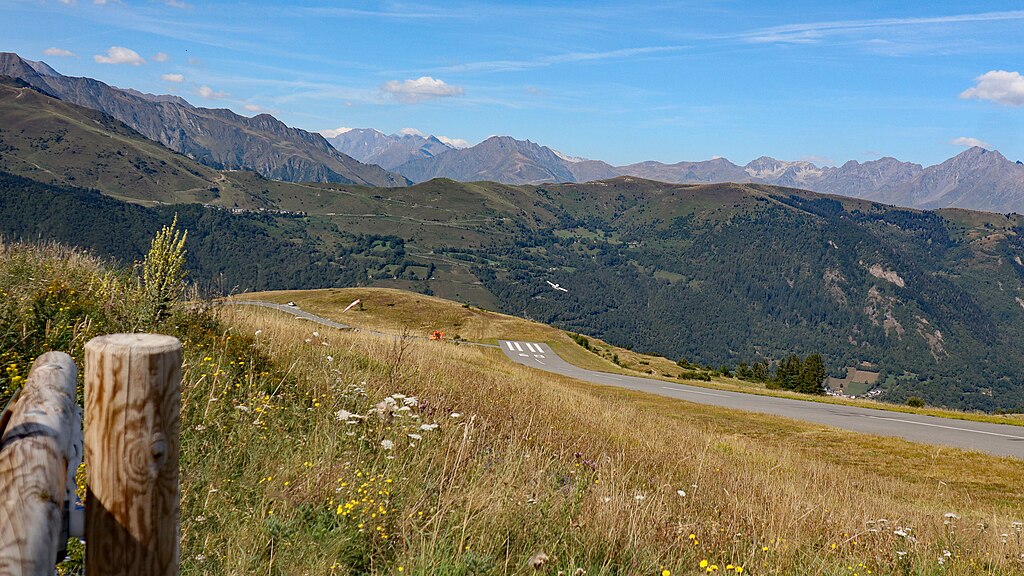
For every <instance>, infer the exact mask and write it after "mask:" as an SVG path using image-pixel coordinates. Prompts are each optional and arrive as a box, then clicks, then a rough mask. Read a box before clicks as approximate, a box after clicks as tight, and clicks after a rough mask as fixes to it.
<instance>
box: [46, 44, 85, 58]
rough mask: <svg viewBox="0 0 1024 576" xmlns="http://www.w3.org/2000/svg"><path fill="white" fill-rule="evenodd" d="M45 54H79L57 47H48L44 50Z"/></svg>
mask: <svg viewBox="0 0 1024 576" xmlns="http://www.w3.org/2000/svg"><path fill="white" fill-rule="evenodd" d="M43 54H45V55H47V56H60V57H62V58H68V57H72V56H78V55H77V54H75V53H74V52H72V51H71V50H65V49H63V48H57V47H53V48H47V49H46V50H43Z"/></svg>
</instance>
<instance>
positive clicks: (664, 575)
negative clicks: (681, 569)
mask: <svg viewBox="0 0 1024 576" xmlns="http://www.w3.org/2000/svg"><path fill="white" fill-rule="evenodd" d="M661 576H672V572H670V571H669V570H668V569H665V570H662V571H661Z"/></svg>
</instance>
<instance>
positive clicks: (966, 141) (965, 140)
mask: <svg viewBox="0 0 1024 576" xmlns="http://www.w3.org/2000/svg"><path fill="white" fill-rule="evenodd" d="M949 143H950V144H953V145H954V146H963V147H965V148H973V147H975V146H980V147H981V148H989V149H991V148H992V145H991V144H989V143H988V142H985V141H984V140H978V139H977V138H970V137H968V136H961V137H959V138H953V139H952V140H950V141H949Z"/></svg>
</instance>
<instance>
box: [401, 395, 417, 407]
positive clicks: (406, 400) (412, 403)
mask: <svg viewBox="0 0 1024 576" xmlns="http://www.w3.org/2000/svg"><path fill="white" fill-rule="evenodd" d="M402 403H403V404H405V405H406V406H419V405H420V401H419V400H417V399H416V397H415V396H408V397H406V398H402Z"/></svg>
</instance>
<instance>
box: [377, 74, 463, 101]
mask: <svg viewBox="0 0 1024 576" xmlns="http://www.w3.org/2000/svg"><path fill="white" fill-rule="evenodd" d="M381 90H382V91H384V92H385V93H386V94H389V95H391V96H393V97H395V98H397V99H399V100H401V101H402V102H406V103H409V104H414V103H416V102H419V101H421V100H429V99H431V98H449V97H452V96H462V94H463V93H464V92H465V90H463V89H462V86H453V85H451V84H448V83H446V82H445V81H444V80H438V79H434V78H431V77H430V76H420V77H419V78H417V79H415V80H403V81H399V80H389V81H388V82H385V83H384V85H383V86H381Z"/></svg>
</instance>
